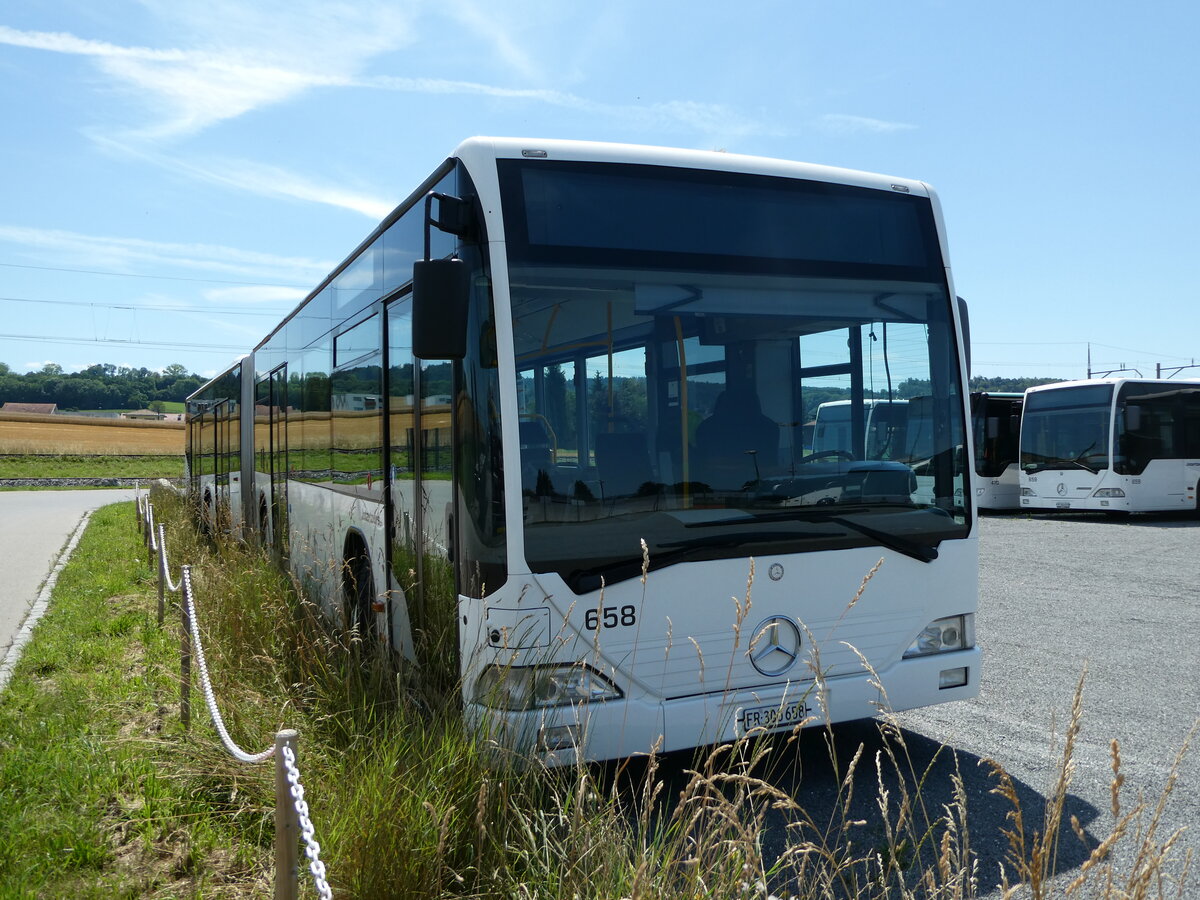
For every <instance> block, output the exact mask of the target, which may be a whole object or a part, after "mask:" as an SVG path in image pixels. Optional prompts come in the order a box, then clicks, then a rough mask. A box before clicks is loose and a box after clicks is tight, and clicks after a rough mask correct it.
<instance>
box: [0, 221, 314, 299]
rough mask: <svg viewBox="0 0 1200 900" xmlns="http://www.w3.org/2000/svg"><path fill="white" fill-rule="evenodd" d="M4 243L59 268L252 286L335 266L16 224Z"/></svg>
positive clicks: (3, 231)
mask: <svg viewBox="0 0 1200 900" xmlns="http://www.w3.org/2000/svg"><path fill="white" fill-rule="evenodd" d="M0 242H3V243H8V244H15V245H17V246H20V247H24V248H25V249H26V250H27V251H30V252H31V254H33V255H34V258H41V256H39V254H45V255H48V256H47V258H49V259H52V260H53V262H54V263H55V264H56V265H60V266H71V267H89V268H102V269H106V270H111V271H117V272H119V271H132V270H136V271H138V272H140V273H145V271H146V268H147V266H148V265H154V266H160V267H166V268H175V269H184V270H187V271H193V272H196V271H199V272H206V273H210V274H211V273H220V274H224V275H228V276H231V277H236V278H243V279H246V280H253V281H284V282H290V283H292V284H295V283H297V282H299V283H306V282H311V283H314V284H315V283H316V282H317V281H318V280H320V279H321V278H323V277H325V275H326V274H328V272H329V271H330V269H331V268H332V267H333V264H332V263H330V262H328V261H326V260H314V259H304V258H301V257H284V256H273V255H271V254H268V253H257V252H254V251H251V250H239V249H237V248H234V247H222V246H219V245H216V244H176V243H168V242H159V241H147V240H143V239H141V238H120V237H106V236H98V235H90V234H80V233H78V232H73V231H62V230H57V229H41V228H24V227H20V226H14V225H0ZM9 257H10V258H11V254H9Z"/></svg>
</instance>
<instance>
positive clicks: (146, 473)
mask: <svg viewBox="0 0 1200 900" xmlns="http://www.w3.org/2000/svg"><path fill="white" fill-rule="evenodd" d="M182 476H183V456H182V455H180V456H162V455H154V456H30V455H19V454H17V455H7V454H0V478H147V479H149V478H181V477H182Z"/></svg>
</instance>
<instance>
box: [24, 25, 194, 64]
mask: <svg viewBox="0 0 1200 900" xmlns="http://www.w3.org/2000/svg"><path fill="white" fill-rule="evenodd" d="M0 44H8V45H10V46H13V47H26V48H28V49H30V50H49V51H51V52H53V53H70V54H74V55H76V56H98V57H104V58H107V59H118V58H124V59H142V60H153V61H155V62H183V61H184V60H185V59H186V58H187V54H186V53H184V52H183V51H182V50H154V49H152V48H150V47H120V46H117V45H116V44H109V43H105V42H104V41H90V40H87V39H86V38H80V37H76V36H75V35H73V34H66V33H64V32H61V31H18V30H17V29H15V28H9V27H8V26H7V25H0Z"/></svg>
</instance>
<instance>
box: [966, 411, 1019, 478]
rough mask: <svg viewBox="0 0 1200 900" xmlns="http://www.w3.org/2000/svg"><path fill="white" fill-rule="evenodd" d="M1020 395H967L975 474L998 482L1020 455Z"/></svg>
mask: <svg viewBox="0 0 1200 900" xmlns="http://www.w3.org/2000/svg"><path fill="white" fill-rule="evenodd" d="M1022 403H1023V395H1021V394H1016V395H1012V396H1009V395H1005V396H994V395H991V394H982V393H981V394H972V395H971V426H972V431H973V436H974V440H975V473H976V474H977V475H980V476H981V477H983V478H998V477H1000V475H1001V474H1003V472H1004V470H1005V469H1007V468H1008V467H1009V465H1011V464H1012V463H1015V462H1016V461H1017V455H1018V453H1019V452H1020V446H1019V445H1020V435H1021V406H1022Z"/></svg>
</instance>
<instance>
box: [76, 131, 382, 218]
mask: <svg viewBox="0 0 1200 900" xmlns="http://www.w3.org/2000/svg"><path fill="white" fill-rule="evenodd" d="M92 139H93V140H94V141H95V142H96V144H97V145H99V146H101V147H103V148H104V149H105V150H107V151H109V152H110V153H114V154H117V155H120V156H131V157H134V158H136V159H138V160H141V161H142V162H146V163H151V164H153V165H156V166H158V167H160V168H163V169H167V170H168V171H171V172H175V173H178V174H180V175H183V176H186V177H188V178H192V179H195V180H197V181H205V182H208V183H209V184H217V185H221V186H223V187H231V188H234V189H236V190H239V191H245V192H247V193H251V194H258V195H259V196H263V197H284V198H288V199H293V200H304V201H306V202H310V203H323V204H325V205H327V206H336V207H338V208H339V209H349V210H353V211H354V212H356V213H361V214H362V215H364V216H366V217H367V218H368V219H371V220H372V221H374V222H378V221H379V220H380V219H382V218H383V217H384V216H386V215H387V214H388V213H389V212H391V211H392V209H393V207H394V204H392V203H389V202H388V201H386V200H381V199H379V198H378V197H372V196H369V195H367V194H366V193H362V192H358V191H354V190H350V189H348V188H346V187H344V186H341V185H332V184H328V183H324V182H320V181H315V180H313V179H309V178H305V177H303V176H301V175H298V174H296V173H295V172H289V171H288V170H286V169H282V168H280V167H279V166H270V165H266V164H263V163H255V162H249V161H247V160H239V159H231V158H226V157H221V158H212V159H208V160H187V159H181V158H177V157H173V156H168V155H166V154H164V153H159V152H157V151H152V150H148V149H145V148H143V147H142V146H141V145H138V144H136V143H128V142H125V141H118V140H114V139H112V138H108V137H105V136H103V135H100V134H93V135H92Z"/></svg>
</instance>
